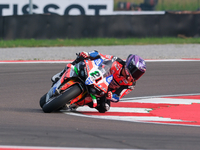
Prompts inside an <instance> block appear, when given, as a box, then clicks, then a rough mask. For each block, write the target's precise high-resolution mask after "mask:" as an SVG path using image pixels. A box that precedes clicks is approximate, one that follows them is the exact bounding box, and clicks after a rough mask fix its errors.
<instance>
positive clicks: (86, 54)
mask: <svg viewBox="0 0 200 150" xmlns="http://www.w3.org/2000/svg"><path fill="white" fill-rule="evenodd" d="M79 56H82V57H83V58H88V57H89V54H88V52H84V51H83V52H81V53H80V54H79Z"/></svg>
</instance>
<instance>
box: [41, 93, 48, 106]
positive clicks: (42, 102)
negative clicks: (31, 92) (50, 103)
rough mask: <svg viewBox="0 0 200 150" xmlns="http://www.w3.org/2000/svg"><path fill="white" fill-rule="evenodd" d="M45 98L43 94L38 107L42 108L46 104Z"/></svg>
mask: <svg viewBox="0 0 200 150" xmlns="http://www.w3.org/2000/svg"><path fill="white" fill-rule="evenodd" d="M46 96H47V94H44V95H43V96H42V97H41V98H40V107H41V108H42V107H43V106H44V104H45V103H46Z"/></svg>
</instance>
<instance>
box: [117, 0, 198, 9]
mask: <svg viewBox="0 0 200 150" xmlns="http://www.w3.org/2000/svg"><path fill="white" fill-rule="evenodd" d="M199 8H200V0H114V10H123V11H125V10H126V11H141V10H143V11H149V10H156V11H197V10H199Z"/></svg>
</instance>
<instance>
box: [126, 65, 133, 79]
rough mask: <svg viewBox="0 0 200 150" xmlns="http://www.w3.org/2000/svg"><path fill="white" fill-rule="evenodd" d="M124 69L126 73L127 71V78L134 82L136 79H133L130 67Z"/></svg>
mask: <svg viewBox="0 0 200 150" xmlns="http://www.w3.org/2000/svg"><path fill="white" fill-rule="evenodd" d="M124 70H125V73H126V79H127V80H128V81H130V82H133V81H134V79H133V77H132V75H131V73H130V72H129V70H128V68H126V67H125V68H124Z"/></svg>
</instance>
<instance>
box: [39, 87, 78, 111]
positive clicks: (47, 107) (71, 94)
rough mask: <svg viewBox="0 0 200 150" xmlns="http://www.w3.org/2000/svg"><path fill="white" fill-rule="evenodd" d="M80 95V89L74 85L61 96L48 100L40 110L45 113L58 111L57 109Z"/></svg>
mask: <svg viewBox="0 0 200 150" xmlns="http://www.w3.org/2000/svg"><path fill="white" fill-rule="evenodd" d="M81 93H82V90H81V88H80V87H79V85H78V84H74V85H72V86H71V87H69V88H68V89H66V91H65V92H64V93H62V94H60V95H59V96H58V97H56V98H54V99H52V100H50V101H49V102H47V103H46V104H44V105H43V107H42V110H43V111H44V112H45V113H50V112H53V111H55V110H58V109H59V108H61V107H63V106H64V105H65V104H66V103H68V102H69V101H70V100H72V99H74V98H76V97H77V96H78V95H80V94H81Z"/></svg>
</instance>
